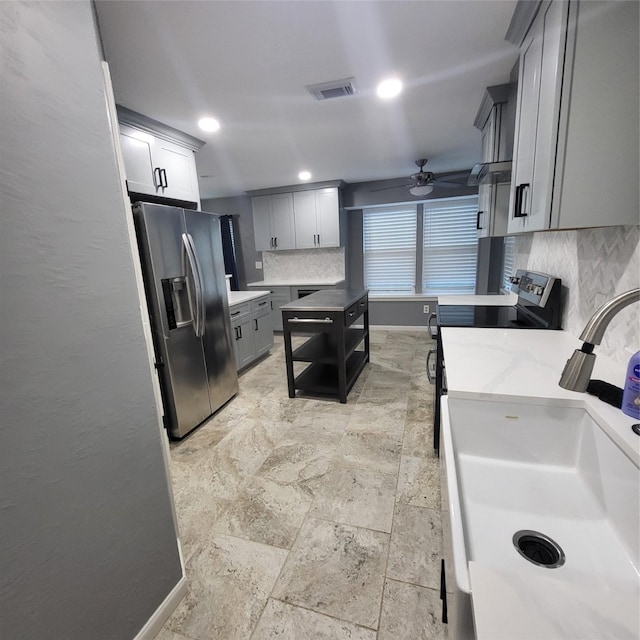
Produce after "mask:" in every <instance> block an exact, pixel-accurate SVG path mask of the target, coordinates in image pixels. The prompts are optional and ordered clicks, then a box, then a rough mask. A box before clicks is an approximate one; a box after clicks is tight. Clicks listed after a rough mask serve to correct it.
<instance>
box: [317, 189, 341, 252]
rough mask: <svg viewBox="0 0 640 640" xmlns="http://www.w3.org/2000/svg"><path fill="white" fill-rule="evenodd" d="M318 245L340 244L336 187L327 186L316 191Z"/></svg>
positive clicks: (333, 245)
mask: <svg viewBox="0 0 640 640" xmlns="http://www.w3.org/2000/svg"><path fill="white" fill-rule="evenodd" d="M316 216H317V230H318V239H317V242H318V245H317V246H318V247H339V246H340V202H339V198H338V189H337V188H335V187H328V188H326V189H318V190H317V191H316Z"/></svg>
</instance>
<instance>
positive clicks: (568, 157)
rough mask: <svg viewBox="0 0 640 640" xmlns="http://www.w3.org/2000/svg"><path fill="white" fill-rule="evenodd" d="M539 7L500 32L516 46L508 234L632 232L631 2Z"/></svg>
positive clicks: (634, 6) (634, 79) (635, 56)
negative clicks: (616, 228)
mask: <svg viewBox="0 0 640 640" xmlns="http://www.w3.org/2000/svg"><path fill="white" fill-rule="evenodd" d="M534 4H535V3H530V2H528V3H525V4H524V5H522V3H519V5H518V7H517V8H516V13H515V14H514V20H513V21H512V27H513V25H514V22H517V20H516V18H517V15H518V10H519V8H520V7H521V6H524V7H525V8H526V9H527V10H529V11H530V10H531V7H532V5H534ZM538 5H539V8H538V10H537V13H535V17H534V18H533V20H532V21H530V24H529V25H526V26H525V25H522V24H521V25H520V27H521V28H520V30H519V33H517V31H518V30H517V29H516V30H514V29H513V28H512V27H510V32H509V33H508V34H507V37H508V39H510V40H511V41H512V42H514V43H515V44H518V45H519V46H520V64H519V86H518V102H517V113H516V133H515V141H514V154H513V176H512V183H511V192H510V201H509V221H508V232H509V233H520V232H528V231H539V230H544V229H574V228H581V227H596V226H609V225H624V224H638V208H639V198H638V172H639V163H638V155H639V153H638V146H639V145H638V139H639V127H638V121H639V111H638V93H639V87H638V78H639V75H640V74H639V64H638V60H639V51H638V22H639V20H638V3H637V2H607V1H596V0H593V1H589V2H578V1H577V0H571V1H567V0H551V1H549V0H546V1H544V2H540V3H538ZM520 14H522V12H520ZM520 36H521V37H520Z"/></svg>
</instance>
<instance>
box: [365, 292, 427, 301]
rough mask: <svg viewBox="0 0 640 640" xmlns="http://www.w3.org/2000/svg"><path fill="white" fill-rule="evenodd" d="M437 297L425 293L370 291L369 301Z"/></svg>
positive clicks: (416, 299) (419, 299)
mask: <svg viewBox="0 0 640 640" xmlns="http://www.w3.org/2000/svg"><path fill="white" fill-rule="evenodd" d="M437 299H438V296H429V295H426V294H424V293H397V294H394V293H381V294H376V293H369V302H420V301H422V300H437Z"/></svg>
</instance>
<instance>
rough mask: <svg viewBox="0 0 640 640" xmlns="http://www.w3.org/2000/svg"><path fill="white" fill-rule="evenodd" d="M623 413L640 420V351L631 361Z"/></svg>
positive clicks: (623, 394)
mask: <svg viewBox="0 0 640 640" xmlns="http://www.w3.org/2000/svg"><path fill="white" fill-rule="evenodd" d="M622 411H623V412H624V413H626V414H627V415H628V416H631V417H632V418H640V351H638V352H636V353H634V354H633V355H632V356H631V360H629V366H628V367H627V377H626V378H625V381H624V391H623V392H622Z"/></svg>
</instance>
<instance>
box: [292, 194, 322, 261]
mask: <svg viewBox="0 0 640 640" xmlns="http://www.w3.org/2000/svg"><path fill="white" fill-rule="evenodd" d="M293 218H294V222H295V231H296V249H315V248H316V247H317V246H318V229H317V224H316V192H315V191H296V192H295V193H294V194H293Z"/></svg>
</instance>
